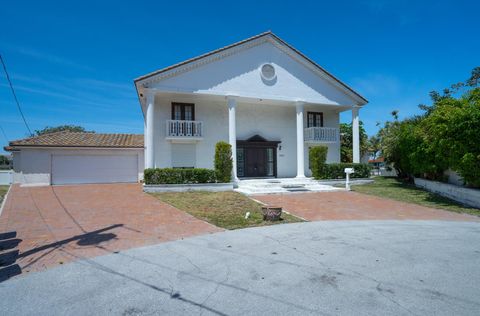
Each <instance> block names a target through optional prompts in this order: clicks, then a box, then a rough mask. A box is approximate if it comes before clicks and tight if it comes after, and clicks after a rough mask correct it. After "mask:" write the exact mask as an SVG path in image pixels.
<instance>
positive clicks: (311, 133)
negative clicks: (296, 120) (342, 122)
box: [304, 127, 340, 143]
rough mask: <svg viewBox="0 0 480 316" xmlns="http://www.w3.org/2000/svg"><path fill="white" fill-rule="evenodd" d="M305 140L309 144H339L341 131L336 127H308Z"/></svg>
mask: <svg viewBox="0 0 480 316" xmlns="http://www.w3.org/2000/svg"><path fill="white" fill-rule="evenodd" d="M304 138H305V141H306V142H309V143H337V142H339V141H340V131H339V129H338V128H334V127H308V128H306V129H305V132H304Z"/></svg>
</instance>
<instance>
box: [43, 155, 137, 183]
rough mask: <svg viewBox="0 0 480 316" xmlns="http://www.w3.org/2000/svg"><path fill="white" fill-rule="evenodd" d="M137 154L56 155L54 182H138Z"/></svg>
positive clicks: (53, 160) (53, 162)
mask: <svg viewBox="0 0 480 316" xmlns="http://www.w3.org/2000/svg"><path fill="white" fill-rule="evenodd" d="M137 180H138V158H137V155H54V156H53V157H52V184H75V183H112V182H137Z"/></svg>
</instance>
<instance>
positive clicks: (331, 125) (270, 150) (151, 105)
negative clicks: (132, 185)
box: [144, 89, 359, 181]
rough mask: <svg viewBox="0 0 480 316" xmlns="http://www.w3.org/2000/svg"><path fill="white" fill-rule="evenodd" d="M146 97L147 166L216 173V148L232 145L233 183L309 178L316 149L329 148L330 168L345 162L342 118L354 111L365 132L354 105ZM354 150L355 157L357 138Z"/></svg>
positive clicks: (154, 91) (148, 94)
mask: <svg viewBox="0 0 480 316" xmlns="http://www.w3.org/2000/svg"><path fill="white" fill-rule="evenodd" d="M144 93H145V94H144V95H145V97H146V101H147V102H146V104H145V105H146V126H145V127H146V129H145V144H146V151H145V154H146V155H145V156H146V157H145V158H146V168H169V167H170V168H171V167H173V168H209V169H212V168H213V157H214V148H215V143H216V142H218V141H227V142H229V143H230V145H231V146H232V156H233V180H234V181H238V180H239V179H242V178H269V177H273V178H277V177H279V178H289V177H297V178H305V177H308V176H310V174H311V173H310V167H309V161H308V160H309V158H308V156H309V148H310V147H313V146H319V145H324V146H327V147H328V154H327V162H328V163H336V162H340V137H341V135H340V130H339V113H340V112H342V111H348V110H352V115H353V116H352V118H353V129H354V136H355V130H356V129H358V107H352V106H347V105H343V106H341V105H331V104H322V103H310V102H304V101H292V100H278V99H273V98H272V99H258V98H252V97H244V96H218V95H211V94H199V93H172V92H170V93H165V92H162V91H159V90H157V89H144ZM356 123H357V124H356ZM357 134H358V133H357ZM353 145H354V152H355V148H357V150H358V148H359V146H358V142H356V141H355V139H354V141H353ZM354 156H355V157H354V158H355V159H359V154H358V155H354ZM357 161H358V160H357Z"/></svg>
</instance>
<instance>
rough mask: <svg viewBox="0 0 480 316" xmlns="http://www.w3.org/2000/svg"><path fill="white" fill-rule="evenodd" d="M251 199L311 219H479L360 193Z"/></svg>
mask: <svg viewBox="0 0 480 316" xmlns="http://www.w3.org/2000/svg"><path fill="white" fill-rule="evenodd" d="M252 198H254V199H256V200H258V201H260V202H262V203H265V204H269V205H278V206H282V207H283V208H284V209H285V210H286V211H288V212H290V213H292V214H293V215H297V216H300V217H302V218H304V219H306V220H309V221H319V220H407V219H412V220H445V221H480V218H479V217H477V216H472V215H467V214H458V213H454V212H449V211H444V210H440V209H434V208H429V207H425V206H421V205H416V204H411V203H404V202H399V201H394V200H390V199H384V198H380V197H376V196H373V195H367V194H361V193H357V192H346V191H342V192H312V193H295V194H270V195H255V196H252Z"/></svg>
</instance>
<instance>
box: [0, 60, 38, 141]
mask: <svg viewBox="0 0 480 316" xmlns="http://www.w3.org/2000/svg"><path fill="white" fill-rule="evenodd" d="M0 61H1V62H2V65H3V70H4V71H5V75H6V76H7V81H8V84H9V85H10V89H11V90H12V94H13V98H14V99H15V102H16V103H17V107H18V111H19V112H20V115H21V116H22V119H23V122H24V123H25V126H26V127H27V130H28V133H29V135H30V136H33V133H32V130H31V129H30V127H29V126H28V123H27V120H26V119H25V115H23V111H22V108H21V107H20V102H18V99H17V95H16V94H15V90H14V89H13V84H12V81H11V80H10V76H9V75H8V71H7V66H5V62H4V61H3V58H2V55H1V54H0Z"/></svg>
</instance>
